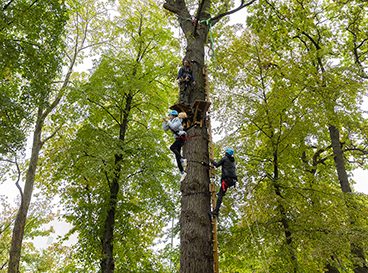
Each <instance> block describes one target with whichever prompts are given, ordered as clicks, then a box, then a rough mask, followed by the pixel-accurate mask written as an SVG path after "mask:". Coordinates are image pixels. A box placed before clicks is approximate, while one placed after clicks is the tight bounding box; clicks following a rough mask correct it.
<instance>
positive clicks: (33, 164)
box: [8, 108, 43, 273]
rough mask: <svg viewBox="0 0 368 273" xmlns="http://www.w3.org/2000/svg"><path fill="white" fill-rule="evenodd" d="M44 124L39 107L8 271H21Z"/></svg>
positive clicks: (15, 272) (13, 272) (12, 272)
mask: <svg viewBox="0 0 368 273" xmlns="http://www.w3.org/2000/svg"><path fill="white" fill-rule="evenodd" d="M42 126H43V119H42V109H41V108H39V109H38V113H37V120H36V125H35V130H34V132H33V143H32V153H31V158H30V161H29V166H28V170H27V174H26V181H25V185H24V191H23V193H22V192H21V203H20V207H19V210H18V213H17V217H16V219H15V223H14V228H13V235H12V240H11V247H10V253H9V254H10V255H9V266H8V273H18V272H19V263H20V256H21V250H22V242H23V236H24V228H25V225H26V220H27V214H28V209H29V205H30V203H31V198H32V192H33V184H34V179H35V175H36V168H37V163H38V156H39V152H40V150H41V147H42V142H41V133H42Z"/></svg>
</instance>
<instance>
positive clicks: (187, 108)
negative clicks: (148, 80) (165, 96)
mask: <svg viewBox="0 0 368 273" xmlns="http://www.w3.org/2000/svg"><path fill="white" fill-rule="evenodd" d="M170 109H171V110H176V111H178V112H185V113H187V114H188V113H189V112H191V110H192V109H191V108H190V106H189V105H186V104H181V103H177V104H174V105H173V106H170Z"/></svg>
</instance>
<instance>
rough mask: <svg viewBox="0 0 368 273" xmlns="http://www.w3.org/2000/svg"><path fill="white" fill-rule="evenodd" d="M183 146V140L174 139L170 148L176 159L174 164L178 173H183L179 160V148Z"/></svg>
mask: <svg viewBox="0 0 368 273" xmlns="http://www.w3.org/2000/svg"><path fill="white" fill-rule="evenodd" d="M183 145H184V140H183V139H182V138H176V139H175V142H174V143H173V144H172V145H171V146H170V150H171V151H173V153H174V154H175V158H176V163H177V164H178V168H179V170H180V172H182V171H184V169H183V165H181V161H180V159H182V157H181V147H183Z"/></svg>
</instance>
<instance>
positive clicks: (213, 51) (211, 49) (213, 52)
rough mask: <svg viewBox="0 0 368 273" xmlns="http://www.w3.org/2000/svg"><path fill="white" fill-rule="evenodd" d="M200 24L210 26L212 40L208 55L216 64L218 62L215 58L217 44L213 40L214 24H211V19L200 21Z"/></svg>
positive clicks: (209, 32) (209, 34)
mask: <svg viewBox="0 0 368 273" xmlns="http://www.w3.org/2000/svg"><path fill="white" fill-rule="evenodd" d="M199 23H200V24H205V25H206V26H208V36H209V38H210V48H209V50H208V55H209V56H210V57H211V58H213V60H214V62H216V56H215V46H214V44H215V42H214V39H213V34H212V22H211V18H209V19H206V20H201V21H199Z"/></svg>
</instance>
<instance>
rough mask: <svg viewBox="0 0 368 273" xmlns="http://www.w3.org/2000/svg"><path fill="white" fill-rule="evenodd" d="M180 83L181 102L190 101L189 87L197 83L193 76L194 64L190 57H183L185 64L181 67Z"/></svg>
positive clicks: (178, 78)
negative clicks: (192, 64)
mask: <svg viewBox="0 0 368 273" xmlns="http://www.w3.org/2000/svg"><path fill="white" fill-rule="evenodd" d="M177 80H178V83H179V90H180V91H179V99H180V102H184V103H187V104H188V103H189V98H188V95H189V94H187V93H188V92H187V91H188V90H187V89H188V88H189V87H191V86H193V85H195V80H194V76H193V71H192V66H191V63H190V61H189V60H188V59H186V58H184V59H183V66H182V67H181V68H180V69H179V72H178V77H177Z"/></svg>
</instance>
